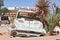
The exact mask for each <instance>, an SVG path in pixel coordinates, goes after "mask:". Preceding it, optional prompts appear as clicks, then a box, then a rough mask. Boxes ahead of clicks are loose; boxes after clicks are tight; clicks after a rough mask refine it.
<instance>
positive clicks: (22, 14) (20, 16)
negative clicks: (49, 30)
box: [17, 12, 40, 21]
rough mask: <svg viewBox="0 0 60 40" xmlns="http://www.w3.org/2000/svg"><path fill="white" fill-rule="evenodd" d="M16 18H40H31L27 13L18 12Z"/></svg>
mask: <svg viewBox="0 0 60 40" xmlns="http://www.w3.org/2000/svg"><path fill="white" fill-rule="evenodd" d="M17 18H25V20H38V21H40V18H33V17H31V16H29V13H20V12H19V13H18V15H17Z"/></svg>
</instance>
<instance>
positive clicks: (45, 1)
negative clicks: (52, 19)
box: [36, 0, 50, 26]
mask: <svg viewBox="0 0 60 40" xmlns="http://www.w3.org/2000/svg"><path fill="white" fill-rule="evenodd" d="M49 4H50V2H49V0H37V4H36V6H37V7H38V8H39V10H38V11H37V15H39V16H40V19H41V21H42V23H43V25H44V26H45V25H47V26H49V24H48V23H47V21H46V20H45V17H46V15H47V14H48V9H49V8H48V7H49ZM41 10H42V11H41ZM41 14H43V15H42V16H41Z"/></svg>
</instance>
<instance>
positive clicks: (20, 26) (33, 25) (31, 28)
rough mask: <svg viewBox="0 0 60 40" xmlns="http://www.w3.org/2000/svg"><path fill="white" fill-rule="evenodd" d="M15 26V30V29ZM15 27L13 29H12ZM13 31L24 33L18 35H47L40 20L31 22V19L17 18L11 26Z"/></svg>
mask: <svg viewBox="0 0 60 40" xmlns="http://www.w3.org/2000/svg"><path fill="white" fill-rule="evenodd" d="M14 26H15V28H14ZM11 27H13V28H11ZM13 30H17V31H23V32H20V33H18V34H25V35H29V36H30V35H35V36H36V35H38V36H40V35H41V34H39V33H43V34H46V31H45V30H44V28H43V24H42V22H40V21H38V20H34V19H33V20H30V19H27V20H26V19H25V18H23V17H22V18H16V19H15V20H14V23H13V24H12V25H10V26H9V31H10V32H11V31H13Z"/></svg>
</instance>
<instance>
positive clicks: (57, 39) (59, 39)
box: [0, 25, 60, 40]
mask: <svg viewBox="0 0 60 40" xmlns="http://www.w3.org/2000/svg"><path fill="white" fill-rule="evenodd" d="M0 33H2V34H0V40H60V35H57V36H44V37H26V38H23V37H12V38H11V37H10V36H9V33H8V25H5V26H0Z"/></svg>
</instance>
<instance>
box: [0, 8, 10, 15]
mask: <svg viewBox="0 0 60 40" xmlns="http://www.w3.org/2000/svg"><path fill="white" fill-rule="evenodd" d="M8 12H9V10H8V9H7V8H1V9H0V15H1V14H2V13H8Z"/></svg>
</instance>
